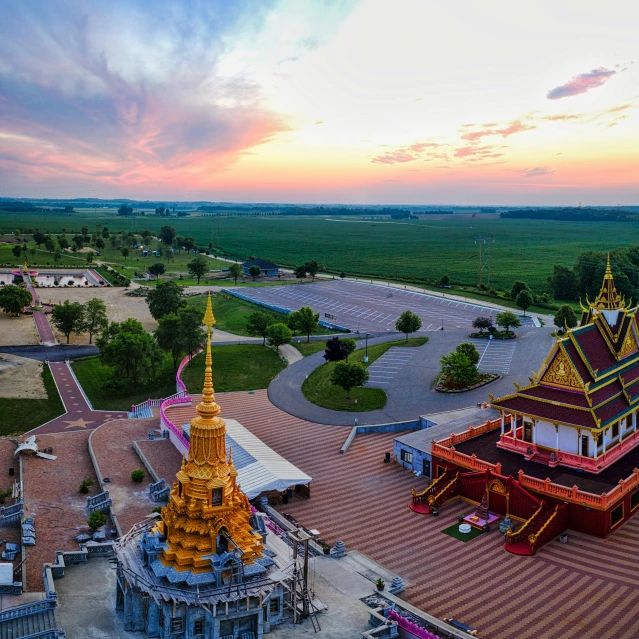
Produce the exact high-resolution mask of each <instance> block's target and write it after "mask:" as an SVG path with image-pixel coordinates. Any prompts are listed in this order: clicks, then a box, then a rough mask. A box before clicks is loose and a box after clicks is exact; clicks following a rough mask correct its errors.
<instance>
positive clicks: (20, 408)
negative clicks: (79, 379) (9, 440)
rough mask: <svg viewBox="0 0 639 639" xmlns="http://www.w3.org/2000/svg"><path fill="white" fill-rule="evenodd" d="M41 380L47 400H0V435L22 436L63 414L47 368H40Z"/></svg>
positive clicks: (51, 376) (61, 405)
mask: <svg viewBox="0 0 639 639" xmlns="http://www.w3.org/2000/svg"><path fill="white" fill-rule="evenodd" d="M42 380H43V382H44V388H45V390H46V391H47V397H48V399H13V398H4V397H3V398H0V435H18V434H22V433H24V432H26V431H28V430H31V429H32V428H36V427H37V426H40V425H42V424H45V423H46V422H48V421H51V420H52V419H55V418H56V417H59V416H60V415H62V414H63V413H64V405H63V404H62V400H61V399H60V395H59V394H58V389H57V388H56V385H55V381H54V380H53V375H52V374H51V371H50V370H49V367H48V366H43V368H42Z"/></svg>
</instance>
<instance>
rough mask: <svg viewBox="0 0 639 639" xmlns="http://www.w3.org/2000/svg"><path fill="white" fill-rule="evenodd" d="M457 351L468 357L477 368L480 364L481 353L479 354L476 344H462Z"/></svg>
mask: <svg viewBox="0 0 639 639" xmlns="http://www.w3.org/2000/svg"><path fill="white" fill-rule="evenodd" d="M455 350H456V351H457V352H458V353H461V354H462V355H466V357H468V359H469V360H470V363H471V364H472V365H473V366H477V364H478V363H479V353H478V352H477V349H476V348H475V345H474V344H471V343H470V342H462V343H461V344H458V345H457V348H456V349H455Z"/></svg>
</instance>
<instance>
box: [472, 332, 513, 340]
mask: <svg viewBox="0 0 639 639" xmlns="http://www.w3.org/2000/svg"><path fill="white" fill-rule="evenodd" d="M490 335H491V334H490V333H471V334H470V335H469V336H468V337H473V338H475V339H490ZM492 336H493V339H515V337H517V335H516V334H515V333H514V332H512V331H508V333H506V331H495V332H494V333H493V334H492Z"/></svg>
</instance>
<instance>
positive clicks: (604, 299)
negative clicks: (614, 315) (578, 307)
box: [590, 253, 626, 311]
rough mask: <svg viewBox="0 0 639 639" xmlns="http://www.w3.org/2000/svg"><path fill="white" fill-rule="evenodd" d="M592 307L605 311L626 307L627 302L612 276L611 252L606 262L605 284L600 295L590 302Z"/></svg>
mask: <svg viewBox="0 0 639 639" xmlns="http://www.w3.org/2000/svg"><path fill="white" fill-rule="evenodd" d="M590 306H591V308H596V309H599V310H604V311H615V310H620V309H622V308H625V306H626V303H625V301H624V300H622V299H621V297H620V295H619V294H618V293H617V289H616V287H615V280H614V279H613V277H612V269H611V268H610V253H608V260H607V263H606V273H605V275H604V279H603V284H602V285H601V290H600V291H599V295H598V296H597V299H595V301H594V302H592V303H591V304H590Z"/></svg>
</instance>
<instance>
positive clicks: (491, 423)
mask: <svg viewBox="0 0 639 639" xmlns="http://www.w3.org/2000/svg"><path fill="white" fill-rule="evenodd" d="M504 423H505V424H510V415H508V416H506V418H505V419H504ZM498 428H501V418H499V419H493V420H490V419H489V420H488V421H487V422H486V423H485V424H482V425H481V426H470V427H469V428H468V429H467V430H465V431H462V432H461V433H451V434H450V436H449V437H446V438H445V439H440V440H439V441H438V442H437V443H438V444H441V445H442V446H446V447H450V446H454V445H455V444H461V442H465V441H466V440H468V439H473V437H479V436H480V435H483V434H485V433H490V432H491V431H493V430H497V429H498Z"/></svg>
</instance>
